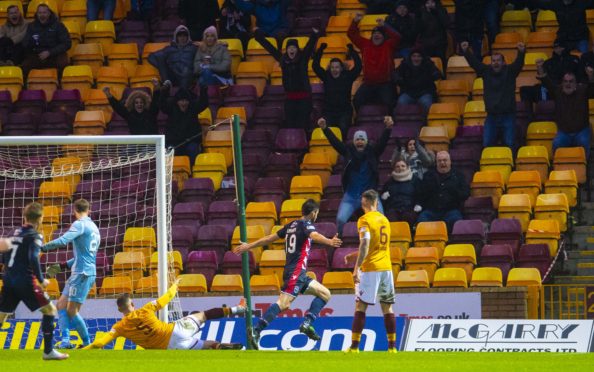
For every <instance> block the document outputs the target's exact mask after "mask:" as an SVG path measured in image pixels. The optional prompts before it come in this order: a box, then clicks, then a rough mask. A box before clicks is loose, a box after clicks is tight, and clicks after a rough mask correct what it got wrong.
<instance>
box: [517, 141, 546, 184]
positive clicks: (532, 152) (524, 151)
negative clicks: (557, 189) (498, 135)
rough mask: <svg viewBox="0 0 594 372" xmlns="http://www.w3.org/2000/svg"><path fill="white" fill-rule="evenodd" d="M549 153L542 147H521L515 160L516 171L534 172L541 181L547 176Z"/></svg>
mask: <svg viewBox="0 0 594 372" xmlns="http://www.w3.org/2000/svg"><path fill="white" fill-rule="evenodd" d="M549 165H550V162H549V153H548V151H547V149H546V148H545V147H544V146H522V147H520V149H519V150H518V156H517V158H516V170H535V171H537V172H538V173H539V175H540V179H541V180H546V179H547V176H548V174H549Z"/></svg>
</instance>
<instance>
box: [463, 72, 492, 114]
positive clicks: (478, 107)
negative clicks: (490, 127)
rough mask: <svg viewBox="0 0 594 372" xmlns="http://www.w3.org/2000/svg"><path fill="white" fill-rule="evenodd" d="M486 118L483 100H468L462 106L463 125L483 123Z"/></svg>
mask: <svg viewBox="0 0 594 372" xmlns="http://www.w3.org/2000/svg"><path fill="white" fill-rule="evenodd" d="M477 80H478V79H477ZM481 81H482V80H481ZM474 94H475V93H473V98H475V97H474ZM477 98H480V97H477ZM486 119H487V110H486V108H485V102H484V101H482V100H481V101H470V102H467V103H466V105H465V106H464V119H463V121H464V125H466V126H469V125H484V124H485V120H486Z"/></svg>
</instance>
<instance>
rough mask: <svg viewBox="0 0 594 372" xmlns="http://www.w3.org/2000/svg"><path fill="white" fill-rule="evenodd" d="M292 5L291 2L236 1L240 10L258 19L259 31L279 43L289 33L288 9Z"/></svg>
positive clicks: (278, 0)
mask: <svg viewBox="0 0 594 372" xmlns="http://www.w3.org/2000/svg"><path fill="white" fill-rule="evenodd" d="M290 3H291V0H235V5H236V6H237V8H238V9H239V10H241V11H242V12H244V13H246V14H248V13H249V14H253V15H254V16H255V17H256V26H258V29H260V30H262V32H264V34H265V35H266V36H270V37H274V38H276V39H277V40H279V41H282V39H283V38H284V37H285V36H286V34H287V32H288V31H289V22H288V20H287V9H288V8H289V5H290Z"/></svg>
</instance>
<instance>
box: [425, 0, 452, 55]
mask: <svg viewBox="0 0 594 372" xmlns="http://www.w3.org/2000/svg"><path fill="white" fill-rule="evenodd" d="M418 17H419V39H418V42H419V44H420V45H421V47H422V48H423V52H424V53H425V54H426V55H428V56H431V57H439V58H441V62H442V63H443V65H444V66H445V63H446V51H447V49H448V26H449V23H450V19H449V17H448V12H447V10H446V9H445V8H444V7H443V5H441V1H440V0H426V1H424V5H423V7H422V8H421V10H420V13H419V15H418Z"/></svg>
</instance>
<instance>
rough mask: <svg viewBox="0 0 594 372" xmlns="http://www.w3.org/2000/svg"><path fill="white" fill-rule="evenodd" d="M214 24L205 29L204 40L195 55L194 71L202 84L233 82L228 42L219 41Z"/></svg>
mask: <svg viewBox="0 0 594 372" xmlns="http://www.w3.org/2000/svg"><path fill="white" fill-rule="evenodd" d="M218 39H219V37H218V35H217V29H216V28H215V27H214V26H210V27H208V28H207V29H206V30H204V36H203V37H202V42H200V46H199V47H198V51H197V52H196V56H195V57H194V73H195V74H196V75H197V76H198V78H199V80H198V82H199V83H200V85H227V84H231V83H232V80H231V54H229V50H228V49H227V44H225V43H222V42H219V41H218Z"/></svg>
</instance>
